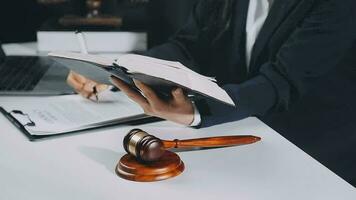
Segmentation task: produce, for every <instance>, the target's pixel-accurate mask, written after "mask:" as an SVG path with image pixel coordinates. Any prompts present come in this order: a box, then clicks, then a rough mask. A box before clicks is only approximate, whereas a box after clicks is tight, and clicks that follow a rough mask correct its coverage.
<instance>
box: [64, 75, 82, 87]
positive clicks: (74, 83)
mask: <svg viewBox="0 0 356 200" xmlns="http://www.w3.org/2000/svg"><path fill="white" fill-rule="evenodd" d="M67 83H68V85H70V86H71V87H72V88H74V90H76V91H81V90H82V89H83V87H84V82H79V81H78V80H77V79H75V78H74V76H73V74H72V73H70V74H69V75H68V77H67Z"/></svg>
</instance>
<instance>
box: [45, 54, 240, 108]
mask: <svg viewBox="0 0 356 200" xmlns="http://www.w3.org/2000/svg"><path fill="white" fill-rule="evenodd" d="M48 55H49V56H50V57H52V58H53V59H55V60H56V61H58V62H60V63H62V64H63V65H64V66H66V67H68V68H70V69H71V70H73V71H74V72H77V73H79V74H81V75H83V76H85V77H88V78H90V79H92V80H95V81H96V82H98V83H104V84H110V82H109V81H108V78H109V77H110V76H112V75H113V76H115V77H117V78H119V79H121V80H122V81H124V82H126V83H127V84H129V85H131V86H132V87H135V85H134V83H133V80H132V79H136V80H139V81H141V82H142V83H145V84H146V85H148V86H149V87H152V88H153V89H154V90H155V91H156V92H157V93H158V94H161V95H162V96H169V95H170V93H171V91H172V89H174V88H176V87H180V88H183V89H184V90H185V91H186V92H187V93H188V95H191V96H203V97H207V98H212V99H215V100H217V101H220V102H222V103H226V104H229V105H232V106H235V103H234V102H233V101H232V99H231V98H230V96H229V95H228V94H227V93H226V91H225V90H223V89H222V88H221V87H219V86H218V84H217V83H216V80H215V79H214V78H212V77H207V76H204V75H201V74H198V73H196V72H194V71H192V70H190V69H189V68H187V67H185V66H183V65H182V64H181V63H179V62H173V61H166V60H161V59H156V58H151V57H147V56H141V55H134V54H126V55H123V56H120V57H118V58H117V59H116V60H112V59H109V58H105V57H101V56H97V55H90V54H82V53H72V52H52V53H49V54H48Z"/></svg>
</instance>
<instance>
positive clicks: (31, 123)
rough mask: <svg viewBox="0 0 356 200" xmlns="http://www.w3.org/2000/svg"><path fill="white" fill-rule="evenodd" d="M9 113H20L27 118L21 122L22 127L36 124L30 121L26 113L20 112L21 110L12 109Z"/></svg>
mask: <svg viewBox="0 0 356 200" xmlns="http://www.w3.org/2000/svg"><path fill="white" fill-rule="evenodd" d="M10 114H12V115H21V116H24V117H26V119H27V120H28V122H27V123H24V124H22V126H24V127H25V126H31V127H32V126H36V123H35V122H34V121H32V119H31V117H30V116H29V115H28V114H26V113H24V112H22V111H21V110H12V111H11V112H10Z"/></svg>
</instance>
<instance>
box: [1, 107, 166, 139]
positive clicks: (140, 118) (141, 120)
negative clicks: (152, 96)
mask: <svg viewBox="0 0 356 200" xmlns="http://www.w3.org/2000/svg"><path fill="white" fill-rule="evenodd" d="M0 112H1V113H2V114H3V115H4V116H5V117H6V118H7V119H8V120H9V121H10V122H11V123H12V124H13V125H14V126H15V127H16V128H17V129H18V130H20V131H21V132H22V133H23V134H24V135H25V136H26V137H27V138H28V139H29V140H30V141H38V140H43V139H49V138H58V137H62V136H67V135H73V134H76V133H80V132H83V131H91V130H96V129H101V128H107V127H113V126H118V125H140V124H146V123H153V122H158V121H162V120H163V119H161V118H158V117H152V116H148V115H136V116H131V117H126V118H122V119H119V120H116V121H113V122H112V123H107V124H105V125H98V126H93V127H84V128H83V129H80V130H75V131H69V132H65V133H59V134H49V135H33V134H31V133H30V132H29V131H28V130H26V126H35V125H36V122H34V121H32V120H31V117H30V116H29V115H27V114H26V113H23V112H22V111H21V110H11V111H10V112H8V111H6V110H5V109H4V108H3V107H1V106H0ZM12 113H14V114H18V115H22V116H23V117H24V119H25V120H24V121H23V122H20V121H19V120H18V119H16V118H15V117H13V115H12Z"/></svg>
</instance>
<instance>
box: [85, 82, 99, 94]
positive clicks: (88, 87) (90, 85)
mask: <svg viewBox="0 0 356 200" xmlns="http://www.w3.org/2000/svg"><path fill="white" fill-rule="evenodd" d="M96 85H97V83H95V82H94V81H89V80H88V81H87V82H86V83H85V84H84V87H83V91H85V92H89V93H94V87H95V86H96Z"/></svg>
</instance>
